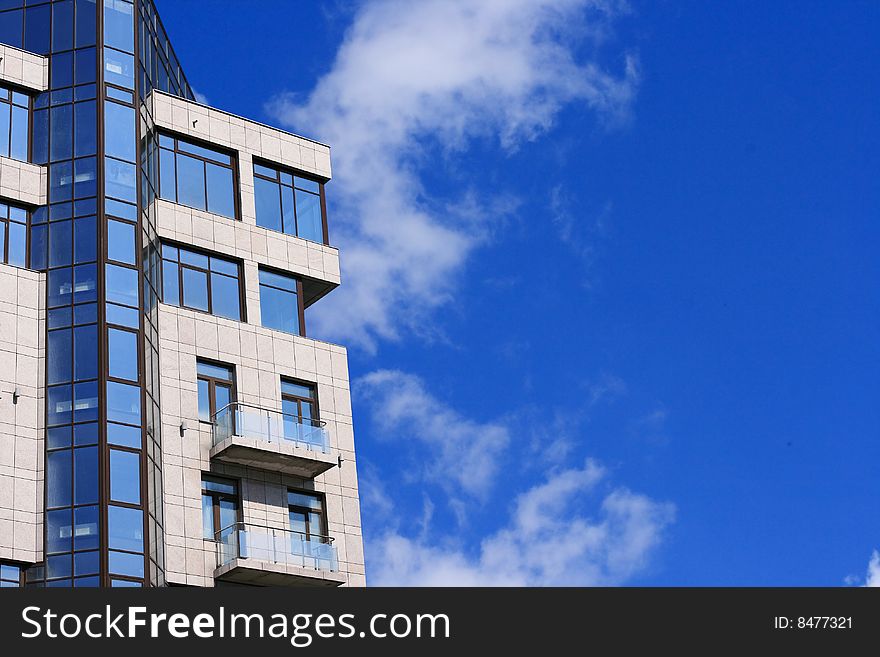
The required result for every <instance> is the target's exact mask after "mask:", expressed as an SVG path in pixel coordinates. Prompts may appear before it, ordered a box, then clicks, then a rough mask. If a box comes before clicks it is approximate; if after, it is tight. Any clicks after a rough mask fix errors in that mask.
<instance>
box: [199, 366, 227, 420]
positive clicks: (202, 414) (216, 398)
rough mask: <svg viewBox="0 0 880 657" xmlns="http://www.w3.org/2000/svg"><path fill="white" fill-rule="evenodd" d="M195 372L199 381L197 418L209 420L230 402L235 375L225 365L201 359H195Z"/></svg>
mask: <svg viewBox="0 0 880 657" xmlns="http://www.w3.org/2000/svg"><path fill="white" fill-rule="evenodd" d="M196 373H197V376H198V382H199V385H198V387H199V419H200V420H202V421H204V422H211V421H213V420H214V416H215V415H216V413H218V412H219V411H222V410H223V409H224V408H226V407H227V406H228V405H229V404H230V403H231V402H232V400H233V390H234V387H235V375H234V373H233V370H232V368H231V367H229V366H227V365H216V364H214V363H209V362H207V361H203V360H200V361H197V363H196Z"/></svg>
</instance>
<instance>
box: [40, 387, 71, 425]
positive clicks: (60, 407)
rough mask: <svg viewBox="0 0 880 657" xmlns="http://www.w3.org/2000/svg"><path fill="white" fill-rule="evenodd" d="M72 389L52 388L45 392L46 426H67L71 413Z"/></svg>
mask: <svg viewBox="0 0 880 657" xmlns="http://www.w3.org/2000/svg"><path fill="white" fill-rule="evenodd" d="M72 395H73V389H72V387H71V386H69V385H63V386H52V387H50V388H48V389H47V391H46V420H47V422H48V424H49V425H50V426H51V425H58V424H68V423H69V422H70V421H71V419H72V417H73V413H72V412H71V411H72V408H73V396H72Z"/></svg>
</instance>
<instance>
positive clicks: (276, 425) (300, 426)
mask: <svg viewBox="0 0 880 657" xmlns="http://www.w3.org/2000/svg"><path fill="white" fill-rule="evenodd" d="M324 425H325V423H324V422H319V421H316V420H309V419H304V418H300V417H298V416H296V415H287V414H285V413H281V412H279V411H273V410H269V409H265V408H260V407H259V406H254V405H252V404H245V403H243V402H233V403H231V404H229V405H228V406H225V407H224V408H222V409H220V410H219V411H217V413H216V414H215V415H214V422H213V434H214V446H213V447H212V448H211V458H212V459H216V460H217V461H220V462H222V463H235V464H237V465H244V466H247V467H250V468H260V469H262V470H272V471H273V472H284V473H286V474H290V475H294V476H297V477H302V478H305V479H313V478H315V477H317V476H318V475H319V474H321V473H322V472H326V471H327V470H329V469H330V468H332V467H333V466H334V465H336V464H337V463H338V457H337V456H336V455H335V454H333V453H332V452H331V450H330V440H329V438H328V436H327V430H326V429H325V428H324Z"/></svg>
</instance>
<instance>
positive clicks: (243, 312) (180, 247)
mask: <svg viewBox="0 0 880 657" xmlns="http://www.w3.org/2000/svg"><path fill="white" fill-rule="evenodd" d="M165 246H168V247H171V248H174V249H177V260H176V261H174V260H172V259H171V258H167V257H165V253H164V250H163V248H162V247H165ZM181 251H189V252H190V253H196V254H198V255H202V256H205V257H207V258H208V268H207V269H205V268H203V267H199V266H198V265H193V264H190V263H188V262H183V261H182V260H181V259H180V252H181ZM211 258H215V259H217V260H223V261H225V262H228V263H230V264H234V265H235V266H236V268H237V271H238V274H237V276H236V280H238V315H239V318H238V319H234V318H232V317H225V316H224V315H215V314H214V295H213V293H212V292H213V289H212V286H213V284H212V282H211V274H219V275H220V276H226V277H227V278H232V276H230V275H229V274H227V273H225V272H221V271H214V270H212V269H211ZM159 259H160V272H161V273H160V275H161V277H162V279H161V286H160V287H161V295H160V298H161V300H162V302H163V303H168V304H170V305H172V306H176V307H178V308H186V309H187V310H192V311H194V312H197V313H207V314H208V315H212V316H214V317H221V318H223V319H228V320H230V321H233V322H236V321H237V322H247V303H245V292H244V269H243V267H242V264H241V261H240V260H237V259H233V258H226V257H224V256H220V255H216V254H215V253H212V252H210V251H205V250H204V249H198V248H194V247H192V246H189V245H186V244H177V243H176V242H170V241H168V240H162V241H161V242H160V244H159ZM166 262H169V263H174V264H176V265H177V303H173V302H170V301H167V300H166V299H165V263H166ZM184 269H190V270H192V271H197V272H201V273H203V274H205V278H206V279H207V280H206V283H207V285H206V291H207V296H208V299H207V300H208V309H207V310H203V309H201V308H193V307H192V306H187V305H185V304H184V303H183V270H184Z"/></svg>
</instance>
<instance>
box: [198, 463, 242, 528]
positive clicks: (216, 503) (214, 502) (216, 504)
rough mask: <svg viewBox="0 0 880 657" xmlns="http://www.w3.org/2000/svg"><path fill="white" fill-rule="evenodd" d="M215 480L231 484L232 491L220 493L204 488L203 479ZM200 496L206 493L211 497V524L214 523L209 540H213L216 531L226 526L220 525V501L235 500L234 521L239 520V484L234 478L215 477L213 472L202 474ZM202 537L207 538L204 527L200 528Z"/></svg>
mask: <svg viewBox="0 0 880 657" xmlns="http://www.w3.org/2000/svg"><path fill="white" fill-rule="evenodd" d="M206 480H208V481H211V480H214V481H217V482H221V483H223V484H231V485H232V487H233V490H234V491H235V492H234V493H232V494H230V493H221V492H219V491H215V490H206V489H205V481H206ZM201 488H202V491H201V492H202V498H204V497H205V496H206V495H207V496H208V497H210V498H211V508H212V510H213V525H214V536H212V537H211V540H214V539H215V538H216V536H217V533H218V532H221V531H223V530H224V529H226V527H221V526H220V501H221V500H226V501H230V500H231V501H233V502H235V515H236V518H237V519H236V522H241V487H240V486H239V482H238V480H236V479H228V478H226V477H217V476H215V475H213V474H202V483H201ZM202 535H203V536H202V538H204V539H207V538H208V537H207V536H204V527H203V528H202Z"/></svg>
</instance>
